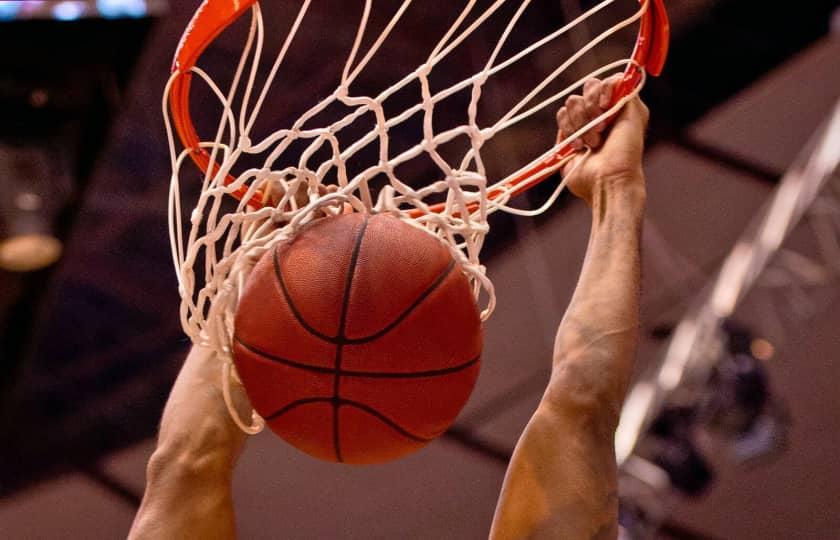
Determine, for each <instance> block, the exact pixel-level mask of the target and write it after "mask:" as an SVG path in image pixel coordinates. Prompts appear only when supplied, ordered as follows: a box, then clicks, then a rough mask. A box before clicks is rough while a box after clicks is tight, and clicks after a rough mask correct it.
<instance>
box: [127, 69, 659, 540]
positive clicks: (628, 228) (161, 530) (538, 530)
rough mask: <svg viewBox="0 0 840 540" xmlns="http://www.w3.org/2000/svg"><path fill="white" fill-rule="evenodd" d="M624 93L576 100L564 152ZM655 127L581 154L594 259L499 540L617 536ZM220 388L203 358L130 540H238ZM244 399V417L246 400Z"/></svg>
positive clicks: (168, 411) (170, 412) (560, 338)
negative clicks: (622, 428) (622, 432)
mask: <svg viewBox="0 0 840 540" xmlns="http://www.w3.org/2000/svg"><path fill="white" fill-rule="evenodd" d="M616 82H617V80H616V79H608V80H607V81H604V82H602V81H597V80H594V79H593V80H592V81H589V82H587V84H586V85H585V87H584V93H583V96H582V97H580V96H579V97H571V98H569V99H568V100H567V102H566V105H565V106H564V107H563V108H562V109H560V111H559V112H558V115H557V119H558V128H559V129H558V138H561V139H562V138H565V136H566V134H569V133H572V132H574V131H575V130H576V129H577V128H578V127H579V126H582V125H584V124H585V123H587V122H588V121H589V120H590V119H592V118H594V117H595V116H597V115H599V114H600V113H601V112H602V111H603V110H604V109H606V107H607V102H608V98H609V96H610V95H611V94H612V88H613V87H614V85H615V83H616ZM647 116H648V112H647V108H646V107H645V106H644V105H643V104H642V102H641V101H639V100H634V101H631V102H630V103H628V105H627V106H626V107H625V108H624V109H623V111H622V112H621V114H620V116H619V117H618V118H617V119H616V122H615V124H614V125H613V127H612V128H610V129H609V130H607V129H606V128H605V126H603V125H602V126H597V128H596V129H594V130H592V131H590V132H589V133H587V134H586V135H585V136H584V137H583V141H582V142H581V143H580V146H582V145H583V144H586V145H588V146H590V147H591V148H593V149H595V151H594V152H593V153H592V155H590V156H589V157H588V158H586V161H585V162H584V163H582V164H581V167H580V168H579V170H578V171H577V173H576V174H574V175H573V177H572V178H570V180H569V184H568V185H569V189H570V190H571V191H572V193H574V194H575V195H576V196H578V197H580V198H581V199H583V200H584V202H586V204H587V205H588V206H589V207H590V208H591V210H592V229H591V234H590V239H589V245H588V248H587V252H586V257H585V259H584V263H583V268H582V270H581V275H580V279H579V281H578V284H577V288H576V290H575V293H574V295H573V297H572V301H571V303H570V304H569V308H568V310H567V312H566V314H565V316H564V318H563V320H562V322H561V323H560V326H559V328H558V331H557V337H556V342H555V347H554V355H553V364H552V375H551V379H550V382H549V385H548V387H547V389H546V391H545V394H544V395H543V398H542V401H541V403H540V405H539V406H538V408H537V410H536V411H535V413H534V415H533V416H532V418H531V420H530V422H529V423H528V425H527V427H526V428H525V431H524V432H523V433H522V436H521V437H520V439H519V442H518V443H517V445H516V449H515V451H514V454H513V458H512V460H511V463H510V465H509V467H508V471H507V475H506V476H505V481H504V484H503V486H502V492H501V495H500V498H499V503H498V506H497V508H496V515H495V517H494V520H493V525H492V529H491V531H490V537H491V538H492V539H494V540H495V539H524V538H530V539H540V538H550V539H558V538H561V539H565V538H570V539H578V538H580V539H608V538H615V537H616V536H617V530H618V525H617V514H618V496H617V487H616V483H617V480H616V463H615V455H614V449H613V437H614V432H615V428H616V426H617V423H618V416H619V411H620V408H621V403H622V401H623V399H624V395H625V393H626V390H627V386H628V383H629V379H630V375H631V372H632V368H633V362H634V358H635V353H636V346H637V334H638V326H639V278H640V253H639V248H640V234H641V225H642V216H643V212H644V204H645V187H644V176H643V173H642V168H641V156H642V149H643V134H644V129H645V125H646V123H647ZM578 159H580V158H578ZM571 165H572V164H570V165H569V166H571ZM220 374H221V366H220V362H219V360H218V359H217V358H215V357H214V356H213V354H212V353H211V352H210V351H209V350H207V349H205V348H203V347H199V346H195V347H193V350H192V351H191V352H190V354H189V356H188V357H187V360H186V362H185V363H184V367H183V368H182V370H181V373H180V374H179V376H178V379H177V381H176V382H175V386H174V387H173V389H172V393H171V395H170V397H169V401H168V403H167V405H166V408H165V409H164V413H163V419H162V421H161V428H160V434H159V436H158V445H157V449H156V450H155V452H154V454H153V455H152V458H151V459H150V461H149V465H148V468H147V485H146V492H145V494H144V496H143V502H142V504H141V507H140V510H139V511H138V513H137V516H136V518H135V520H134V524H133V526H132V529H131V532H130V533H129V538H131V539H144V538H154V539H169V538H172V539H175V538H202V539H211V540H212V539H217V538H218V539H228V538H234V537H235V536H236V526H235V516H234V512H233V499H232V496H231V478H232V475H233V469H234V466H235V464H236V461H237V460H238V458H239V455H240V453H241V451H242V448H243V445H244V441H245V437H246V435H244V434H243V433H242V432H241V431H240V430H239V429H238V428H237V427H236V425H235V424H234V423H233V422H232V421H231V420H230V418H229V416H228V413H227V411H226V409H225V406H224V402H223V400H222V397H221V377H220ZM234 399H235V400H236V402H237V405H238V406H241V408H242V409H243V411H247V409H248V407H247V398H246V397H245V395H244V393H243V392H242V390H241V389H238V388H234Z"/></svg>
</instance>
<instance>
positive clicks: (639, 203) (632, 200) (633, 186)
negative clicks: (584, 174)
mask: <svg viewBox="0 0 840 540" xmlns="http://www.w3.org/2000/svg"><path fill="white" fill-rule="evenodd" d="M646 200H647V191H646V189H645V181H644V174H643V173H642V171H641V169H639V170H638V171H634V172H627V173H622V174H615V175H605V176H600V177H598V178H597V179H596V180H595V182H594V183H593V187H592V201H591V207H592V213H593V215H594V216H596V218H598V220H599V221H602V220H603V219H605V218H606V217H608V216H623V217H625V218H626V217H631V218H636V219H637V220H639V221H640V220H641V219H642V216H643V214H644V210H645V203H646Z"/></svg>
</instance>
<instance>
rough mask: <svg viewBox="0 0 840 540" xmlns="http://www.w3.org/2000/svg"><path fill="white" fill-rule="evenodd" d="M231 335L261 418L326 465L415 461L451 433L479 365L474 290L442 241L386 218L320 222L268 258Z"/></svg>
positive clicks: (244, 298) (255, 274)
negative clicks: (411, 454) (409, 456)
mask: <svg viewBox="0 0 840 540" xmlns="http://www.w3.org/2000/svg"><path fill="white" fill-rule="evenodd" d="M235 329H236V330H235V335H234V360H235V363H236V369H237V371H238V372H239V376H240V378H241V379H242V382H243V384H244V385H245V390H246V392H247V393H248V397H249V398H250V400H251V403H252V404H253V406H254V408H255V409H256V411H257V412H258V413H259V414H260V415H261V416H262V417H263V418H265V420H266V422H267V424H268V425H269V427H271V429H272V430H273V431H274V432H275V433H277V434H278V435H279V436H280V437H282V438H283V439H285V440H286V441H288V442H289V443H290V444H292V445H294V446H295V447H297V448H298V449H300V450H302V451H304V452H306V453H308V454H310V455H312V456H315V457H318V458H321V459H324V460H328V461H340V462H346V463H377V462H382V461H387V460H391V459H395V458H397V457H399V456H402V455H405V454H407V453H409V452H412V451H414V450H417V449H419V448H421V447H422V446H423V445H425V444H426V443H428V442H429V441H431V440H432V439H433V438H435V437H437V436H438V435H440V434H441V433H443V432H444V431H445V430H446V428H447V427H449V425H450V424H451V423H452V422H453V421H454V419H455V417H456V416H457V414H458V412H459V411H460V410H461V408H462V407H463V406H464V403H465V402H466V401H467V398H468V397H469V395H470V392H471V391H472V388H473V385H474V383H475V380H476V377H477V376H478V371H479V365H480V355H481V341H482V336H481V322H480V319H479V313H478V309H477V307H476V304H475V302H474V300H473V296H472V292H471V290H470V286H469V282H468V280H467V277H466V276H465V274H464V273H463V272H462V271H461V270H460V268H459V267H458V265H457V264H456V263H455V261H454V259H453V258H452V256H451V255H450V253H449V251H448V250H447V249H446V248H445V247H444V246H443V245H441V244H440V243H439V242H438V241H437V240H436V239H435V238H433V237H431V236H430V235H428V234H426V233H424V232H423V231H420V230H418V229H416V228H414V227H412V226H410V225H408V224H406V223H403V222H402V221H400V220H398V219H397V218H395V217H393V216H389V215H373V216H367V215H364V214H358V213H356V214H348V215H342V216H336V217H329V218H324V219H320V220H318V221H315V222H313V223H311V224H309V225H308V226H306V227H304V228H303V229H302V230H301V231H300V232H299V233H298V234H297V235H296V236H295V237H294V238H293V239H292V240H290V241H288V242H285V243H282V244H279V245H277V247H276V248H275V249H274V250H271V251H269V252H267V253H266V254H265V256H263V257H262V259H260V261H259V262H258V263H257V265H256V266H255V268H254V270H253V272H252V274H251V276H250V277H249V279H248V282H247V284H246V285H245V289H244V291H243V294H242V297H241V299H240V302H239V308H238V311H237V313H236V321H235Z"/></svg>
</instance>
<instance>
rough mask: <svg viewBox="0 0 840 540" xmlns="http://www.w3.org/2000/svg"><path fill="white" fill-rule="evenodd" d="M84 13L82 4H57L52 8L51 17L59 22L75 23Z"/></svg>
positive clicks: (69, 2) (71, 2) (70, 2)
mask: <svg viewBox="0 0 840 540" xmlns="http://www.w3.org/2000/svg"><path fill="white" fill-rule="evenodd" d="M84 13H85V4H84V2H73V1H69V0H68V1H66V2H59V3H58V4H56V5H55V7H54V8H53V16H55V18H56V19H58V20H59V21H75V20H76V19H78V18H79V17H81V16H82V15H84Z"/></svg>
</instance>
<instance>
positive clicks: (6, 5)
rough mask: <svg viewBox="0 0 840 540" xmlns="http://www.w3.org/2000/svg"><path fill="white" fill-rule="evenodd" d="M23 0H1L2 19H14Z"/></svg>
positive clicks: (0, 19) (0, 12) (0, 13)
mask: <svg viewBox="0 0 840 540" xmlns="http://www.w3.org/2000/svg"><path fill="white" fill-rule="evenodd" d="M22 4H23V2H0V21H11V20H14V18H15V16H16V15H17V13H18V11H20V8H21V7H22Z"/></svg>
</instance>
